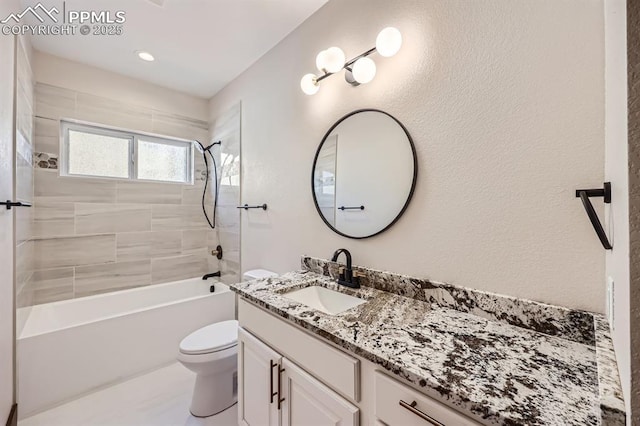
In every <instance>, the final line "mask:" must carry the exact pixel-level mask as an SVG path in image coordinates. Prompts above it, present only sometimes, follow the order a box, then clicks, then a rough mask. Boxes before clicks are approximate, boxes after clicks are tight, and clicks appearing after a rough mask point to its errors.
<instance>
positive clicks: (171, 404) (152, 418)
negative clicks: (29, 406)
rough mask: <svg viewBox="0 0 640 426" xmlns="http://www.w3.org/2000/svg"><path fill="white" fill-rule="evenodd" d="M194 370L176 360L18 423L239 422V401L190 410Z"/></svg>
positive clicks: (219, 425) (186, 425) (197, 425)
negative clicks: (217, 409)
mask: <svg viewBox="0 0 640 426" xmlns="http://www.w3.org/2000/svg"><path fill="white" fill-rule="evenodd" d="M194 382H195V374H194V373H192V372H191V371H189V370H187V369H186V368H184V367H183V366H182V365H181V364H179V363H175V364H171V365H169V366H167V367H164V368H161V369H159V370H155V371H153V372H151V373H148V374H145V375H143V376H139V377H136V378H133V379H131V380H128V381H126V382H122V383H119V384H116V385H114V386H111V387H109V388H106V389H103V390H100V391H97V392H94V393H92V394H89V395H86V396H83V397H81V398H78V399H76V400H73V401H71V402H68V403H66V404H64V405H60V406H58V407H55V408H52V409H51V410H48V411H45V412H42V413H40V414H36V415H35V416H31V417H28V418H26V419H24V420H21V421H20V422H18V426H236V425H237V424H238V420H237V416H238V410H237V407H238V406H237V405H234V406H233V407H231V408H229V409H228V410H225V411H223V412H222V413H220V414H218V415H216V416H212V417H209V418H206V419H199V418H196V417H193V416H191V415H190V414H189V404H190V402H191V391H192V390H193V384H194Z"/></svg>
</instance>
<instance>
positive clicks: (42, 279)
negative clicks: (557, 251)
mask: <svg viewBox="0 0 640 426" xmlns="http://www.w3.org/2000/svg"><path fill="white" fill-rule="evenodd" d="M32 289H33V304H34V305H38V304H41V303H49V302H56V301H58V300H66V299H72V298H73V268H59V269H44V270H37V271H34V273H33V278H32Z"/></svg>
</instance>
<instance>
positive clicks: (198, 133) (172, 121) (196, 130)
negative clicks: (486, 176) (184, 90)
mask: <svg viewBox="0 0 640 426" xmlns="http://www.w3.org/2000/svg"><path fill="white" fill-rule="evenodd" d="M153 133H158V134H161V135H167V136H173V137H176V138H182V139H190V140H193V139H195V140H198V141H200V142H201V143H202V144H203V145H207V143H206V141H207V140H208V136H209V123H207V122H206V121H202V120H198V119H194V118H189V117H183V116H179V115H177V114H167V113H164V112H160V111H154V112H153Z"/></svg>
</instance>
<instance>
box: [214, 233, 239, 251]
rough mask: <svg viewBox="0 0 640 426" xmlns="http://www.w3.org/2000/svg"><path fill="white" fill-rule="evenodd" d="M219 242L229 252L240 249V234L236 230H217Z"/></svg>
mask: <svg viewBox="0 0 640 426" xmlns="http://www.w3.org/2000/svg"><path fill="white" fill-rule="evenodd" d="M218 241H219V244H220V245H221V246H222V247H223V248H224V249H225V250H228V251H229V252H231V251H233V250H235V251H238V250H240V234H239V233H238V232H227V231H219V232H218Z"/></svg>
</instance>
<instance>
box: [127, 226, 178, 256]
mask: <svg viewBox="0 0 640 426" xmlns="http://www.w3.org/2000/svg"><path fill="white" fill-rule="evenodd" d="M116 240H117V244H116V247H117V259H118V262H122V261H127V260H129V261H131V260H143V259H152V258H155V257H168V256H179V255H180V254H182V231H157V232H156V231H154V232H127V233H123V234H117V235H116Z"/></svg>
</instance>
